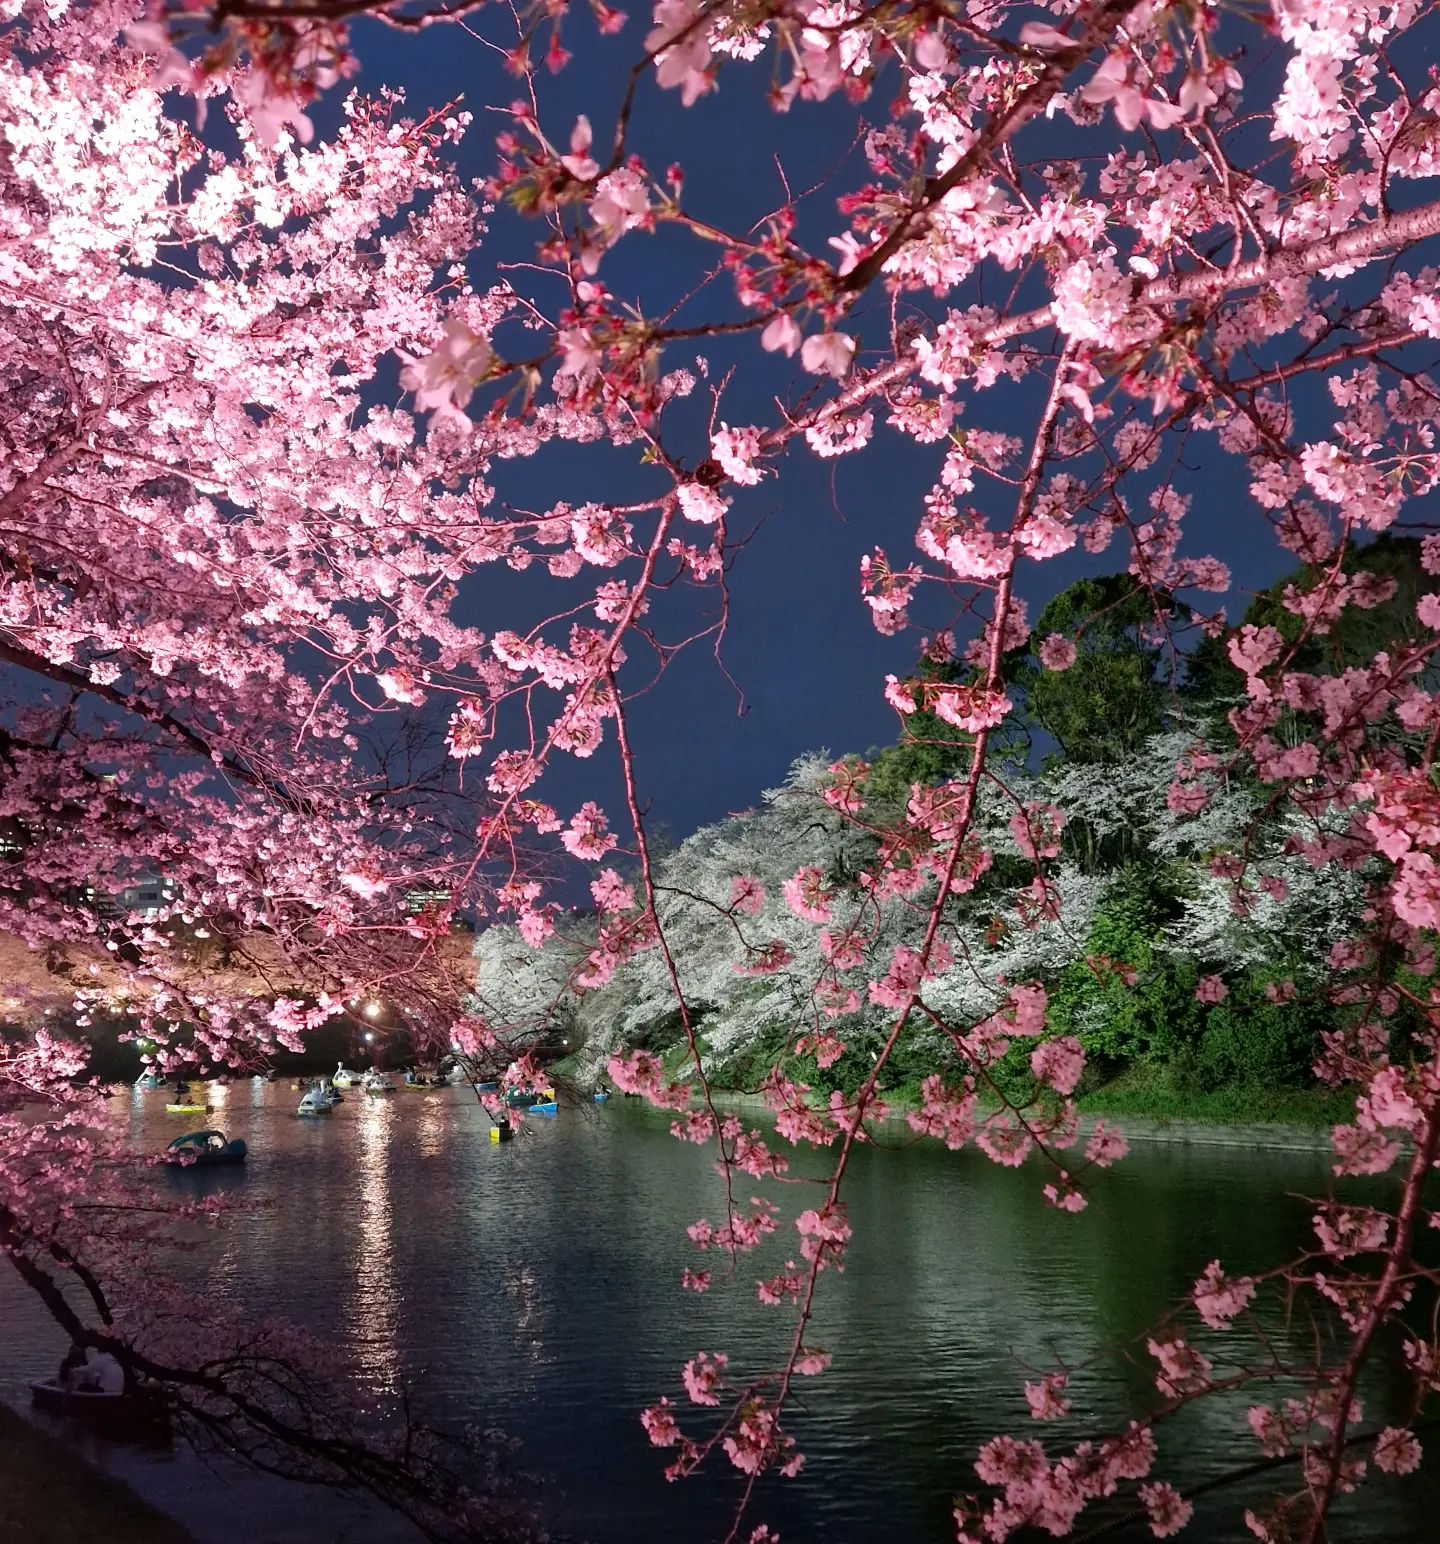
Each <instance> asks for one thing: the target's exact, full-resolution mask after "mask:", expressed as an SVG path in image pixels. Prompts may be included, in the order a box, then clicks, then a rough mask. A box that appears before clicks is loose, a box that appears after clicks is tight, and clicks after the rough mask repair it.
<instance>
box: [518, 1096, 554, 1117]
mask: <svg viewBox="0 0 1440 1544" xmlns="http://www.w3.org/2000/svg"><path fill="white" fill-rule="evenodd" d="M525 1113H526V1114H527V1115H558V1114H559V1113H560V1106H559V1105H558V1104H556V1102H555V1101H554V1100H553V1099H551V1100H549V1101H548V1102H547V1103H545V1104H532V1105H531V1106H530V1108H529V1109H528V1110H526V1112H525Z"/></svg>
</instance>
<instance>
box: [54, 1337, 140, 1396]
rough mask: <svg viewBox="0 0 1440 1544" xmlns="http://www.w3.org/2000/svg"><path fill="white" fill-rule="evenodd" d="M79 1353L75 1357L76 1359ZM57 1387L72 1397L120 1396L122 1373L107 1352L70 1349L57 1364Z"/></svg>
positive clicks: (123, 1373) (121, 1392) (122, 1384)
mask: <svg viewBox="0 0 1440 1544" xmlns="http://www.w3.org/2000/svg"><path fill="white" fill-rule="evenodd" d="M77 1353H78V1356H77ZM59 1382H60V1386H61V1387H62V1388H64V1389H67V1390H68V1391H69V1392H70V1393H72V1394H123V1393H124V1392H125V1372H124V1369H123V1368H122V1367H121V1366H120V1364H119V1362H117V1361H116V1360H115V1358H114V1357H113V1356H111V1355H110V1353H109V1352H108V1351H97V1350H96V1349H95V1347H94V1346H86V1347H85V1348H84V1350H83V1351H82V1350H81V1348H80V1347H79V1346H71V1348H70V1350H69V1352H68V1353H67V1354H66V1357H65V1360H64V1361H63V1362H61V1364H60V1379H59Z"/></svg>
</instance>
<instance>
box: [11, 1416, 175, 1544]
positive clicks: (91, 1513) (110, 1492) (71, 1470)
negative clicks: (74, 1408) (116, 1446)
mask: <svg viewBox="0 0 1440 1544" xmlns="http://www.w3.org/2000/svg"><path fill="white" fill-rule="evenodd" d="M0 1539H6V1540H12V1539H13V1540H16V1541H19V1540H24V1541H25V1544H95V1541H97V1540H103V1541H104V1544H194V1540H193V1537H192V1535H191V1534H190V1533H189V1532H187V1530H186V1529H185V1528H184V1527H182V1526H181V1524H180V1523H178V1522H177V1521H176V1520H175V1519H174V1518H172V1517H170V1516H168V1515H167V1514H166V1513H164V1512H162V1511H160V1510H159V1509H158V1508H156V1507H154V1506H151V1504H150V1503H149V1502H148V1501H145V1500H143V1499H142V1498H141V1497H140V1496H139V1495H138V1494H137V1493H136V1492H135V1491H134V1490H132V1489H131V1487H130V1486H129V1485H127V1484H126V1483H125V1482H124V1481H123V1480H120V1479H117V1478H116V1477H115V1476H114V1475H112V1474H109V1473H107V1472H106V1471H105V1470H104V1469H102V1468H100V1467H99V1466H98V1465H96V1464H95V1463H93V1462H91V1460H90V1459H88V1458H85V1457H82V1456H81V1455H80V1454H78V1453H75V1452H72V1451H71V1450H70V1449H69V1448H68V1447H66V1446H65V1444H64V1443H63V1442H62V1441H61V1440H60V1439H59V1438H58V1437H57V1436H55V1435H54V1434H53V1433H51V1432H49V1431H47V1430H45V1429H44V1428H42V1427H40V1426H37V1425H36V1424H35V1423H34V1422H33V1421H31V1420H29V1419H27V1417H26V1416H25V1415H23V1414H22V1413H21V1412H20V1411H19V1410H17V1409H16V1408H15V1407H14V1406H13V1405H8V1404H6V1403H4V1402H3V1401H0Z"/></svg>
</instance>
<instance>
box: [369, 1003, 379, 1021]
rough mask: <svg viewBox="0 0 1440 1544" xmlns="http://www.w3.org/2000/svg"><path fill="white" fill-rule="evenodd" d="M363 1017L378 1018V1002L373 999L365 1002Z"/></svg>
mask: <svg viewBox="0 0 1440 1544" xmlns="http://www.w3.org/2000/svg"><path fill="white" fill-rule="evenodd" d="M365 1017H366V1018H367V1019H378V1018H379V1017H380V1004H379V1003H377V1002H374V1001H371V1002H368V1003H366V1004H365Z"/></svg>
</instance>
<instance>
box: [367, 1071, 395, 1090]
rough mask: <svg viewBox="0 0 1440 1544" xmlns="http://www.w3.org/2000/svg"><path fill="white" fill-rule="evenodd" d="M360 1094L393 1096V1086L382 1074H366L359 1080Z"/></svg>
mask: <svg viewBox="0 0 1440 1544" xmlns="http://www.w3.org/2000/svg"><path fill="white" fill-rule="evenodd" d="M360 1092H361V1093H363V1094H393V1093H394V1092H395V1085H394V1083H392V1082H391V1081H390V1079H389V1078H387V1077H386V1076H385V1074H384V1073H383V1072H367V1073H366V1074H365V1076H364V1077H363V1078H361V1079H360Z"/></svg>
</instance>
